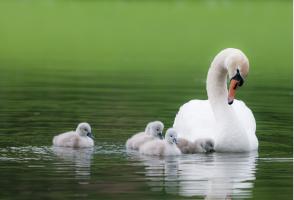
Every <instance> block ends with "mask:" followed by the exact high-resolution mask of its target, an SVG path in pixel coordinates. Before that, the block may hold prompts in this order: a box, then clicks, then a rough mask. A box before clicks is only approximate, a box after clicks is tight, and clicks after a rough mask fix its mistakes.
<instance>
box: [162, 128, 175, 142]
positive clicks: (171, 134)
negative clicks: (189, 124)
mask: <svg viewBox="0 0 294 200" xmlns="http://www.w3.org/2000/svg"><path fill="white" fill-rule="evenodd" d="M177 138H178V134H177V131H176V129H174V128H169V129H167V131H166V133H165V140H166V141H167V142H169V143H170V144H177V143H178V141H177Z"/></svg>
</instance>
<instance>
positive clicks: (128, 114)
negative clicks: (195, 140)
mask: <svg viewBox="0 0 294 200" xmlns="http://www.w3.org/2000/svg"><path fill="white" fill-rule="evenodd" d="M0 27H1V30H0V44H1V46H0V70H1V71H0V137H1V140H0V168H1V170H0V171H1V172H0V186H1V193H0V198H1V199H41V198H42V199H69V198H72V199H135V198H137V199H247V198H248V199H250V198H253V199H292V198H293V194H292V191H293V175H292V174H293V151H292V142H293V135H292V132H293V127H292V122H293V115H292V113H293V112H292V111H293V106H292V103H293V88H292V74H293V72H292V2H291V1H269V2H268V1H197V2H194V1H158V2H156V1H142V2H136V1H51V0H45V1H42V2H38V1H16V0H12V1H1V2H0ZM226 47H236V48H240V49H242V50H243V51H244V52H245V54H246V55H247V56H248V58H249V60H250V67H251V68H250V73H249V76H248V78H247V80H246V82H245V83H244V86H242V88H241V89H240V90H239V91H238V93H237V98H238V99H242V100H243V101H244V102H245V103H246V104H247V106H248V107H249V108H250V109H251V110H252V111H253V113H254V116H255V119H256V124H257V131H256V134H257V137H258V139H259V150H258V152H251V153H243V154H228V153H211V154H196V155H182V156H177V157H168V158H157V157H148V156H142V155H139V154H138V153H136V152H126V150H125V146H124V144H125V141H126V140H127V138H129V137H130V136H131V135H132V134H134V133H136V132H139V131H142V130H144V128H145V126H146V124H147V123H148V122H149V121H153V120H161V121H163V122H164V124H165V128H168V127H170V126H172V125H173V120H174V118H175V115H176V113H177V111H178V109H179V107H180V106H181V105H182V104H183V103H185V102H187V101H189V100H191V99H207V95H206V91H205V81H206V75H207V71H208V67H209V65H210V62H211V61H212V59H213V57H214V56H215V55H216V54H217V53H218V52H219V51H220V50H221V49H223V48H226ZM82 121H87V122H89V123H90V124H91V126H92V132H93V134H94V136H95V147H94V148H93V149H92V148H90V149H80V150H79V149H68V148H56V147H52V138H53V136H54V135H56V134H58V133H62V132H65V131H68V130H73V129H75V128H76V126H77V124H78V123H79V122H82Z"/></svg>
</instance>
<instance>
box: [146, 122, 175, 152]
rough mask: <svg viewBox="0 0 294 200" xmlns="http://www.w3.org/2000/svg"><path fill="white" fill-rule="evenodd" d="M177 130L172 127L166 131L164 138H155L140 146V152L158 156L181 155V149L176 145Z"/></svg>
mask: <svg viewBox="0 0 294 200" xmlns="http://www.w3.org/2000/svg"><path fill="white" fill-rule="evenodd" d="M176 143H177V132H176V130H175V129H173V128H170V129H168V130H167V131H166V133H165V139H164V140H153V141H150V142H147V143H145V144H144V145H142V146H141V148H140V153H141V154H145V155H156V156H175V155H181V151H180V149H179V148H178V147H177V145H176Z"/></svg>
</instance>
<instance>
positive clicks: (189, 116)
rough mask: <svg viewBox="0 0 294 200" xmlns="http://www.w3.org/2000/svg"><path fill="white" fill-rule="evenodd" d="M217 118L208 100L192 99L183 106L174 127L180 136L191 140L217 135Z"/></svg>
mask: <svg viewBox="0 0 294 200" xmlns="http://www.w3.org/2000/svg"><path fill="white" fill-rule="evenodd" d="M214 126H215V119H214V115H213V112H212V109H211V106H210V103H209V102H208V100H191V101H189V102H188V103H185V104H184V105H182V106H181V108H180V110H179V112H178V114H177V115H176V118H175V121H174V125H173V127H174V128H175V129H176V130H177V131H178V137H179V138H180V137H182V138H185V139H187V140H189V141H191V142H193V141H194V140H196V139H199V138H212V139H214V137H215V135H214V134H215V131H214Z"/></svg>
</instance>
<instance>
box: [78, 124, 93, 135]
mask: <svg viewBox="0 0 294 200" xmlns="http://www.w3.org/2000/svg"><path fill="white" fill-rule="evenodd" d="M76 132H77V133H78V134H79V135H80V136H84V137H86V136H88V137H90V138H92V139H94V137H93V135H92V132H91V126H90V124H88V123H86V122H83V123H80V124H79V125H78V127H77V129H76Z"/></svg>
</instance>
